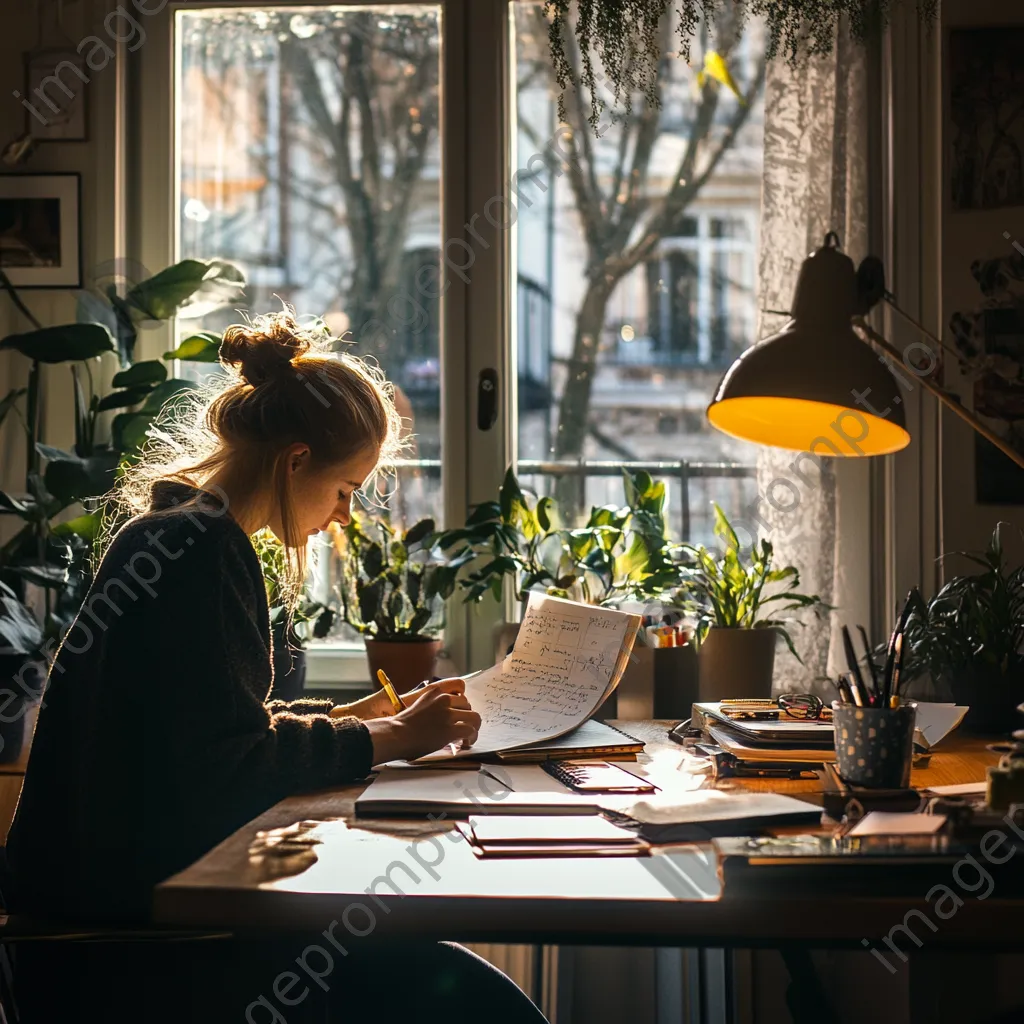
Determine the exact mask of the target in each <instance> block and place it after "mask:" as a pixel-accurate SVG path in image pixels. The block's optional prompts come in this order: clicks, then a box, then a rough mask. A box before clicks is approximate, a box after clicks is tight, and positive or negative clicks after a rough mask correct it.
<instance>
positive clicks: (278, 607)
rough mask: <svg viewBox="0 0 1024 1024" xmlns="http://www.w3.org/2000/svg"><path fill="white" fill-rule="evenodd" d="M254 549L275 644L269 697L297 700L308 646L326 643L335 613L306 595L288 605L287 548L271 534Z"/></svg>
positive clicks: (261, 536) (259, 538) (266, 532)
mask: <svg viewBox="0 0 1024 1024" xmlns="http://www.w3.org/2000/svg"><path fill="white" fill-rule="evenodd" d="M253 545H254V547H255V548H256V554H257V556H258V558H259V560H260V568H261V569H262V570H263V582H264V584H265V585H266V589H267V605H268V606H269V608H270V632H271V636H272V638H273V643H274V659H273V665H274V685H273V687H272V689H271V691H270V696H271V698H273V699H275V700H298V699H299V698H300V697H301V696H302V691H303V688H304V686H305V681H306V645H307V644H308V643H309V641H310V640H313V639H316V640H323V639H324V638H325V637H326V636H327V634H328V633H330V631H331V627H332V626H333V625H334V620H335V612H334V609H333V608H330V607H328V606H327V605H325V604H323V603H321V602H320V601H314V600H313V599H312V598H311V597H309V595H308V594H306V593H303V594H301V595H300V596H299V599H298V601H295V602H291V601H289V599H288V596H287V594H286V592H285V591H286V588H285V584H284V581H285V580H286V579H287V571H286V569H287V566H286V559H285V553H284V546H283V545H282V544H281V542H280V541H279V540H278V539H277V537H275V536H274V534H273V533H271V531H270V530H261V531H260V532H259V533H258V534H256V535H255V537H253Z"/></svg>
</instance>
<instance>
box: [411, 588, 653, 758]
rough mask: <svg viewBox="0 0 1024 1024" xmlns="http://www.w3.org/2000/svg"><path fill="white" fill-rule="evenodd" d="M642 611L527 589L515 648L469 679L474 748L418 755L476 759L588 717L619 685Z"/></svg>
mask: <svg viewBox="0 0 1024 1024" xmlns="http://www.w3.org/2000/svg"><path fill="white" fill-rule="evenodd" d="M641 621H642V620H641V618H640V616H639V615H629V614H627V613H626V612H620V611H615V610H613V609H610V608H595V607H593V606H592V605H587V604H577V603H576V602H574V601H563V600H562V599H561V598H558V597H548V596H547V595H546V594H536V593H534V594H530V600H529V603H528V604H527V607H526V615H525V616H524V617H523V622H522V625H521V626H520V627H519V635H518V636H517V637H516V643H515V647H513V649H512V653H511V654H509V656H508V657H507V658H505V660H504V661H502V662H501V663H500V664H498V665H495V666H493V667H492V668H489V669H486V670H485V671H483V672H480V673H478V674H477V675H475V676H471V677H470V678H469V679H467V680H466V696H467V697H468V698H469V703H470V705H471V706H472V707H473V709H474V710H475V711H478V712H479V713H480V715H481V718H482V719H483V723H482V725H481V728H480V735H479V736H478V737H477V741H476V743H474V744H473V746H472V747H465V748H464V749H462V750H460V751H458V752H457V753H456V754H452V753H451V751H450V750H449V749H447V748H445V749H444V750H438V751H436V752H435V753H433V754H427V755H426V757H421V758H419V760H418V761H417V762H416V763H417V764H422V763H424V762H427V763H433V762H435V761H450V760H452V759H454V758H478V757H480V756H481V755H484V754H495V753H497V752H498V751H502V750H512V749H514V748H516V747H528V746H531V745H533V744H536V743H543V742H545V741H547V740H553V739H556V738H557V737H559V736H563V735H565V734H566V733H567V732H570V731H571V730H573V729H575V728H576V727H577V726H579V725H581V724H582V723H583V722H585V721H586V720H587V719H588V718H590V716H591V715H592V714H593V713H594V712H595V711H596V710H597V709H598V708H599V707H600V706H601V704H602V703H603V702H604V700H605V698H606V697H608V696H609V694H611V692H612V691H613V690H614V689H615V687H616V686H618V683H619V679H621V678H622V672H623V670H624V669H625V667H626V662H627V660H628V659H629V653H630V651H631V650H632V648H633V641H634V639H635V638H636V634H637V631H638V630H639V628H640V624H641Z"/></svg>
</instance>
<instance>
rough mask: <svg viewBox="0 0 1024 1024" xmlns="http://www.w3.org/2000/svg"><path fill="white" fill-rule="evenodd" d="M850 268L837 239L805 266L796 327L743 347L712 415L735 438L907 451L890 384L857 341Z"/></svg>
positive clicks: (848, 450)
mask: <svg viewBox="0 0 1024 1024" xmlns="http://www.w3.org/2000/svg"><path fill="white" fill-rule="evenodd" d="M862 311H863V310H862V309H861V308H860V300H859V297H858V288H857V274H856V271H855V270H854V266H853V261H852V260H851V259H850V258H849V257H848V256H846V255H845V254H843V253H842V252H840V250H839V248H838V241H837V240H836V238H835V235H833V234H829V236H827V237H826V239H825V244H824V245H823V246H822V247H821V248H820V249H818V250H817V251H816V252H815V253H813V254H812V255H811V256H809V257H808V258H807V259H805V260H804V262H803V265H802V266H801V268H800V275H799V277H798V279H797V285H796V293H795V295H794V296H793V306H792V317H793V318H792V320H790V322H789V323H788V324H786V326H785V327H784V328H783V329H782V330H781V331H780V332H779V333H778V334H775V335H773V336H772V337H770V338H766V339H765V340H764V341H762V342H759V343H758V344H756V345H754V346H753V347H751V348H749V349H747V351H746V352H744V353H743V354H742V355H741V356H740V357H739V358H738V359H737V360H736V361H735V362H734V363H733V364H732V366H730V367H729V369H728V370H727V371H726V374H725V376H724V377H723V378H722V380H721V382H720V383H719V385H718V388H717V390H716V392H715V397H714V400H713V401H712V402H711V405H710V406H709V407H708V412H707V415H708V420H709V421H710V422H711V424H712V426H714V427H717V428H718V429H719V430H721V431H723V432H724V433H726V434H730V435H731V436H733V437H738V438H741V439H742V440H744V441H754V442H756V443H758V444H764V445H771V446H774V447H777V448H789V449H791V450H794V451H809V452H815V453H816V454H819V455H833V456H835V455H839V456H861V455H887V454H889V453H890V452H895V451H899V450H900V449H901V448H904V447H906V446H907V445H908V444H909V443H910V434H908V433H907V429H906V418H905V416H904V413H903V403H902V399H901V397H900V395H899V393H898V390H899V389H898V387H897V383H896V379H895V377H894V376H893V374H892V373H890V371H889V369H888V367H887V366H886V364H885V362H884V361H883V360H882V359H880V358H879V356H877V355H876V354H875V352H874V350H873V349H872V348H871V347H870V346H869V345H868V344H867V343H866V342H864V341H862V340H861V339H860V338H859V337H858V335H857V334H855V333H854V330H853V327H852V325H851V320H852V318H853V317H854V316H856V315H858V313H860V312H862Z"/></svg>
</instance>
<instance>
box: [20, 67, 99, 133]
mask: <svg viewBox="0 0 1024 1024" xmlns="http://www.w3.org/2000/svg"><path fill="white" fill-rule="evenodd" d="M88 84H89V74H88V69H87V68H86V65H85V59H84V58H83V57H82V55H81V54H79V53H77V52H76V51H75V50H38V51H36V52H35V53H29V54H28V55H27V56H26V58H25V85H26V90H25V98H24V101H23V105H24V107H25V124H26V129H27V131H28V133H29V135H31V136H32V138H33V139H36V140H38V141H40V142H85V141H87V139H88V135H89V126H88V119H87V117H86V93H87V92H88Z"/></svg>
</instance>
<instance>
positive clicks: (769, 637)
mask: <svg viewBox="0 0 1024 1024" xmlns="http://www.w3.org/2000/svg"><path fill="white" fill-rule="evenodd" d="M714 509H715V526H714V531H715V536H716V537H718V539H719V540H720V541H721V542H722V546H723V547H722V551H721V552H713V551H709V550H708V549H707V548H705V547H704V546H703V545H693V544H683V545H681V548H682V551H683V552H684V554H685V555H686V556H688V558H689V561H688V563H686V564H684V565H683V566H682V567H681V569H680V573H681V584H680V590H681V594H682V595H683V604H684V607H685V608H686V609H687V611H689V612H690V613H691V614H692V615H693V617H694V618H695V620H696V633H697V644H698V650H699V659H700V689H701V700H721V699H723V698H725V697H769V696H771V688H772V673H773V670H774V665H775V645H776V640H777V639H778V638H779V637H781V638H782V639H783V640H784V641H785V643H786V646H787V647H788V648H789V650H790V652H791V653H792V654H793V656H794V657H796V658H797V660H798V661H799V660H800V655H799V654H798V653H797V650H796V647H795V646H794V644H793V638H792V637H791V636H790V633H789V627H790V626H791V625H793V624H794V621H795V620H793V618H792V617H791V615H790V613H791V612H795V611H799V610H803V609H808V608H810V609H815V610H824V609H826V608H827V606H826V605H825V604H824V603H823V602H822V601H821V599H820V598H818V597H816V596H809V595H806V594H801V593H799V591H798V589H797V588H798V587H799V586H800V574H799V573H798V572H797V570H796V568H795V567H794V566H791V565H790V566H786V567H785V568H781V569H777V568H775V567H774V558H775V555H774V550H773V548H772V545H771V542H770V541H768V540H762V541H761V542H760V543H757V542H755V543H754V545H753V546H752V548H751V550H750V555H749V558H747V559H744V558H743V557H742V555H743V553H742V550H741V546H740V542H739V538H738V537H737V536H736V531H735V530H734V529H733V527H732V525H731V523H730V522H729V520H728V518H727V517H726V515H725V513H724V512H723V511H722V510H721V508H719V506H718V505H717V504H716V505H715V506H714Z"/></svg>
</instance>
